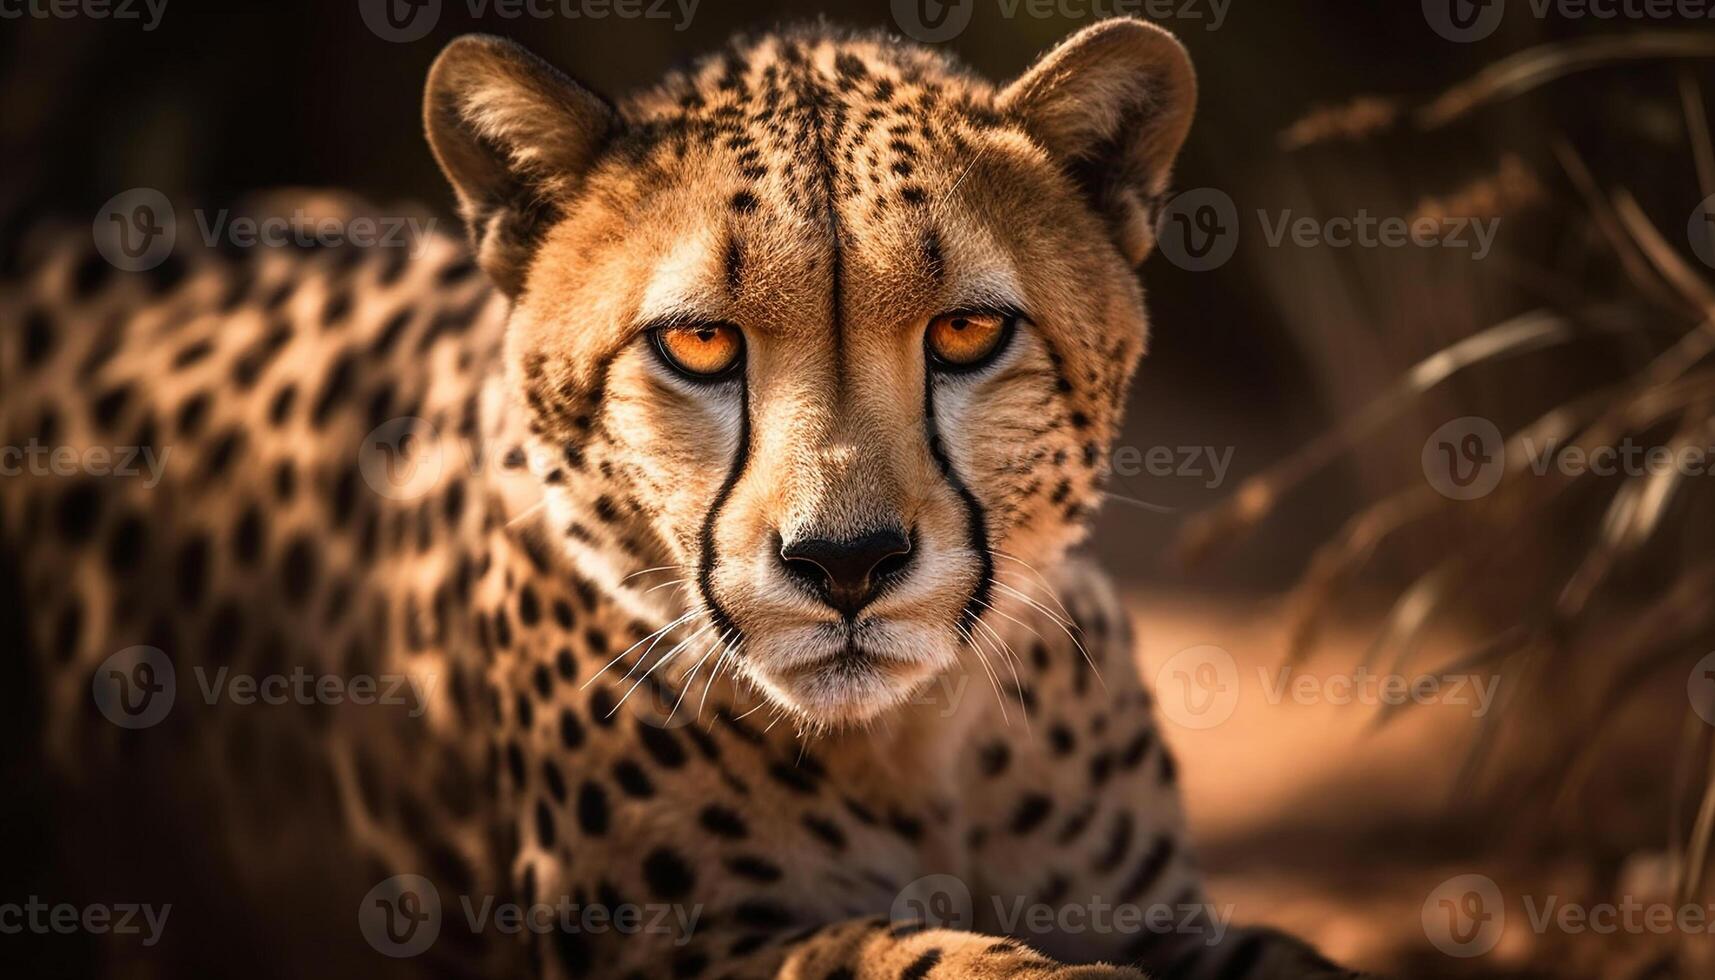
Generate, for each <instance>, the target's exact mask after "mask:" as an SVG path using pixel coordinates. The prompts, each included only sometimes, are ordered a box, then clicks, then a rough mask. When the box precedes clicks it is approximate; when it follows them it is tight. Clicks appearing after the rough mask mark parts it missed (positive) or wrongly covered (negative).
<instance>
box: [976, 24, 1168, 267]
mask: <svg viewBox="0 0 1715 980" xmlns="http://www.w3.org/2000/svg"><path fill="white" fill-rule="evenodd" d="M1196 105H1197V76H1196V74H1195V73H1194V72H1193V71H1192V69H1191V59H1190V57H1189V56H1188V55H1187V54H1186V53H1185V48H1184V46H1183V45H1181V44H1180V43H1179V41H1178V40H1177V39H1176V38H1174V36H1173V35H1171V34H1169V33H1167V32H1166V31H1164V30H1162V29H1161V28H1159V27H1156V26H1155V25H1153V24H1149V23H1145V22H1144V21H1141V20H1133V19H1130V18H1117V19H1114V20H1106V21H1102V22H1101V23H1099V24H1093V25H1091V26H1090V27H1087V28H1085V29H1084V30H1082V31H1079V32H1078V33H1076V34H1074V35H1072V36H1071V37H1069V38H1067V39H1066V40H1065V41H1063V42H1061V43H1060V45H1059V46H1058V47H1056V48H1055V49H1054V50H1052V51H1050V52H1049V53H1048V54H1047V55H1046V56H1044V57H1043V58H1042V60H1041V61H1039V62H1037V63H1036V65H1035V67H1033V68H1031V69H1030V70H1029V71H1027V72H1025V73H1024V75H1023V77H1021V78H1019V79H1018V80H1017V81H1015V82H1013V83H1012V84H1011V85H1009V86H1007V88H1006V89H1005V91H1003V92H1002V93H1001V95H1000V102H999V107H1000V109H1001V111H1002V112H1004V113H1006V114H1007V115H1010V116H1011V117H1012V118H1014V119H1016V120H1017V121H1018V122H1019V123H1020V124H1021V125H1022V126H1023V127H1024V129H1025V131H1027V132H1028V133H1030V134H1031V135H1032V136H1034V137H1035V138H1036V140H1037V141H1038V142H1040V143H1041V144H1042V145H1043V147H1044V148H1045V149H1047V150H1048V152H1049V153H1050V154H1051V155H1052V156H1053V157H1054V158H1055V159H1057V160H1058V161H1060V163H1061V165H1062V166H1064V167H1065V168H1066V170H1067V172H1068V173H1069V174H1070V175H1071V176H1072V177H1073V178H1074V179H1075V180H1077V181H1078V183H1079V184H1080V185H1082V186H1083V188H1084V190H1085V192H1086V193H1087V194H1089V196H1090V198H1091V201H1092V202H1093V203H1094V204H1095V206H1096V207H1097V209H1098V210H1099V211H1100V212H1101V213H1102V215H1103V216H1104V217H1106V218H1107V220H1108V223H1109V225H1110V226H1111V228H1112V230H1113V236H1114V241H1115V243H1116V244H1117V245H1118V246H1119V249H1120V253H1121V254H1122V255H1124V256H1125V257H1126V259H1127V261H1129V262H1131V263H1132V264H1133V265H1136V264H1138V263H1140V262H1142V261H1143V260H1144V258H1145V257H1146V256H1148V255H1149V252H1150V250H1151V249H1152V248H1154V247H1155V213H1156V205H1157V203H1158V202H1159V200H1160V198H1161V196H1162V195H1163V194H1165V193H1166V191H1167V182H1168V177H1169V174H1170V171H1171V170H1172V167H1173V160H1174V158H1175V157H1177V156H1178V155H1179V147H1180V146H1181V145H1182V144H1184V142H1185V135H1186V133H1187V132H1189V131H1190V129H1191V116H1192V115H1193V113H1194V112H1195V110H1196Z"/></svg>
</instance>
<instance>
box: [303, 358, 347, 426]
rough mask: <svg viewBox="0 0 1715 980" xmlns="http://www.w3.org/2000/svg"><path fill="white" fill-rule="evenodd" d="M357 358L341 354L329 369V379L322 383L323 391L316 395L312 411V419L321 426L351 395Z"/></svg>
mask: <svg viewBox="0 0 1715 980" xmlns="http://www.w3.org/2000/svg"><path fill="white" fill-rule="evenodd" d="M356 369H357V359H356V357H355V356H353V355H352V354H350V353H346V354H342V355H340V358H339V360H337V361H335V362H334V365H333V368H332V369H330V370H329V371H328V376H327V380H326V381H325V382H323V383H322V390H321V393H320V394H318V395H317V396H316V403H315V407H314V408H312V409H311V411H310V421H311V422H312V423H314V424H315V425H316V427H317V428H320V427H322V426H324V425H326V424H327V421H328V419H329V418H330V417H331V416H332V415H333V412H334V409H336V408H339V407H340V405H342V404H344V403H345V402H346V401H347V400H348V399H350V397H351V389H352V386H353V384H354V383H355V381H356V377H355V376H356V373H357V370H356Z"/></svg>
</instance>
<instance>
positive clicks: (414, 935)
mask: <svg viewBox="0 0 1715 980" xmlns="http://www.w3.org/2000/svg"><path fill="white" fill-rule="evenodd" d="M458 905H459V909H460V910H461V911H462V912H463V919H464V924H465V928H467V929H469V930H470V931H471V932H472V933H473V934H478V935H480V934H483V933H490V932H492V933H500V934H502V935H508V936H517V935H522V934H524V933H532V934H535V935H552V934H563V935H602V934H606V933H613V934H617V935H621V936H638V935H652V936H666V937H669V940H668V941H669V942H671V943H672V944H673V945H674V946H683V945H685V944H686V943H688V942H690V941H691V939H692V938H694V936H695V934H696V931H697V923H698V922H699V921H700V920H701V919H702V916H703V906H702V905H701V904H691V905H686V904H679V903H665V902H649V903H643V904H635V903H630V902H620V903H615V904H602V903H591V902H580V901H575V900H573V899H572V898H571V897H569V896H561V897H560V898H558V899H555V900H553V901H547V900H538V901H535V902H531V903H528V904H521V903H518V902H509V901H501V900H499V899H496V898H495V897H494V896H493V895H484V896H478V897H473V896H470V895H460V896H459V900H458ZM357 924H358V929H359V931H360V932H362V933H363V938H364V939H366V940H367V941H368V942H369V945H370V946H372V947H373V948H374V949H375V950H376V951H377V952H379V953H381V954H383V955H386V956H392V957H395V958H403V957H408V956H416V955H417V954H419V953H422V952H425V951H426V950H428V948H429V947H430V946H432V945H434V943H435V940H436V938H438V937H439V936H440V934H441V929H442V906H441V896H440V892H439V890H438V889H436V888H435V885H434V882H432V881H430V880H429V879H428V878H425V877H423V876H422V875H416V874H401V875H394V876H393V877H391V878H388V879H386V880H385V881H382V882H381V883H380V884H378V885H376V886H375V887H374V888H371V889H370V890H369V892H368V894H366V895H364V896H363V900H362V902H361V903H360V904H359V905H358V909H357Z"/></svg>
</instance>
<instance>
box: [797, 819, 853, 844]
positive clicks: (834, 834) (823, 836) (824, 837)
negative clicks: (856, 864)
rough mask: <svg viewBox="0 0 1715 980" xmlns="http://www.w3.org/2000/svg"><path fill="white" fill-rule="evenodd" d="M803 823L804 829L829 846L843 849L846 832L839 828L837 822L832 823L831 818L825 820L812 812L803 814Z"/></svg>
mask: <svg viewBox="0 0 1715 980" xmlns="http://www.w3.org/2000/svg"><path fill="white" fill-rule="evenodd" d="M803 823H804V829H806V830H808V831H809V832H810V833H812V834H814V835H815V836H816V837H817V838H818V839H820V840H821V841H822V842H823V843H825V844H827V845H828V846H829V847H832V848H833V849H834V850H836V851H839V850H844V849H845V846H846V832H845V831H843V830H841V829H840V825H839V824H837V823H834V822H833V821H832V820H826V819H824V818H822V817H818V816H816V815H815V814H813V813H806V814H804V816H803Z"/></svg>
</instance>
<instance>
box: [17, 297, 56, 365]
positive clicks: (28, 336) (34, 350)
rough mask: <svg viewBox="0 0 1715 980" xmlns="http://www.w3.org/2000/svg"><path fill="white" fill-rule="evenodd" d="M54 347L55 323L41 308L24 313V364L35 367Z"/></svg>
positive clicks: (34, 308) (45, 358) (33, 308)
mask: <svg viewBox="0 0 1715 980" xmlns="http://www.w3.org/2000/svg"><path fill="white" fill-rule="evenodd" d="M53 349H54V324H53V321H52V320H51V319H49V318H48V315H47V314H46V313H44V312H42V310H41V309H40V308H36V307H32V308H31V309H30V311H29V312H28V313H26V314H24V366H25V367H26V368H33V367H35V366H36V365H38V364H40V363H42V362H43V361H45V360H47V357H48V354H50V353H52V352H53Z"/></svg>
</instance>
